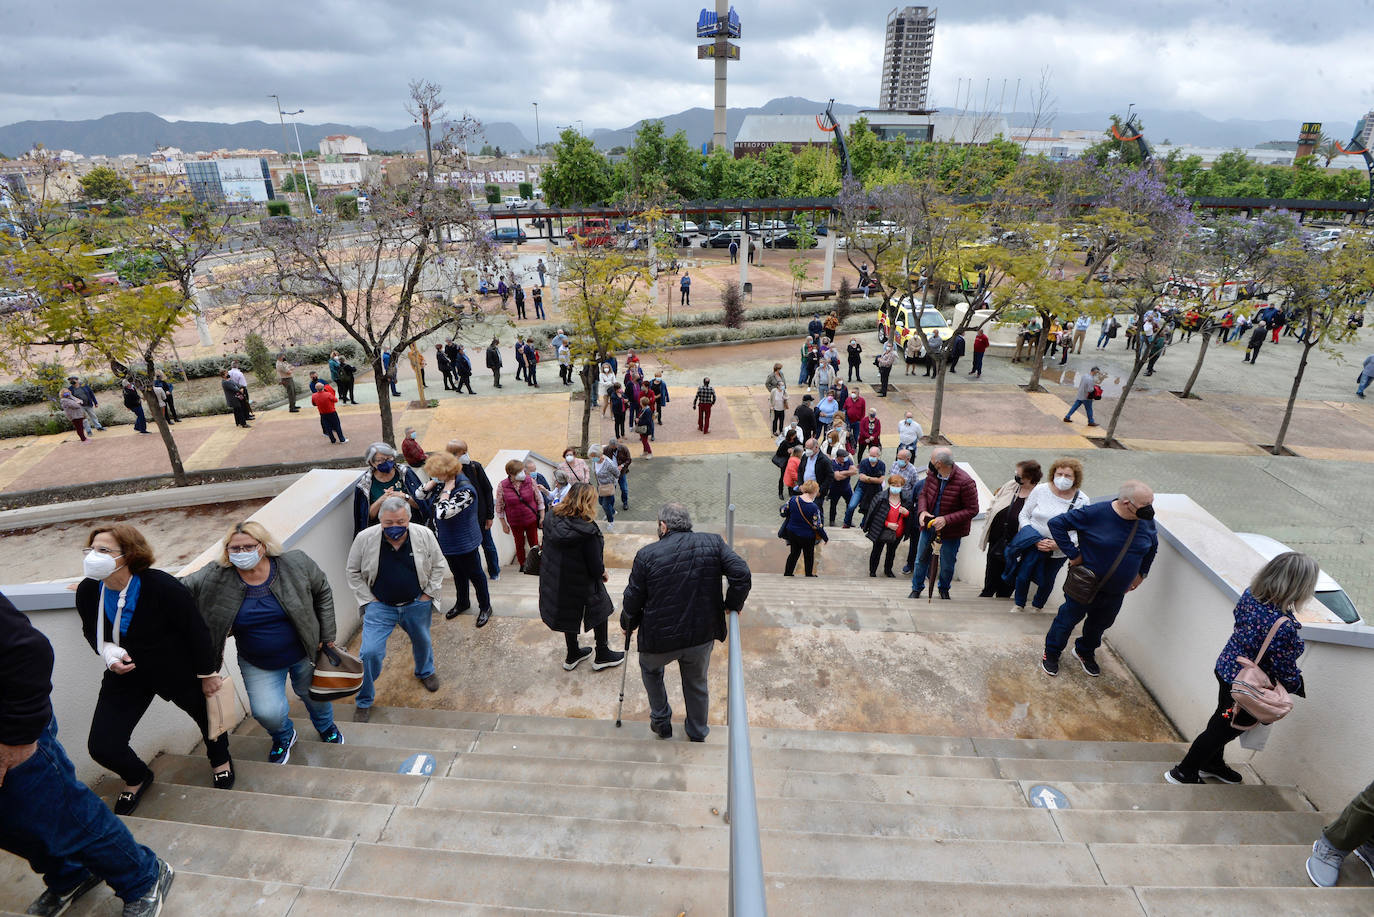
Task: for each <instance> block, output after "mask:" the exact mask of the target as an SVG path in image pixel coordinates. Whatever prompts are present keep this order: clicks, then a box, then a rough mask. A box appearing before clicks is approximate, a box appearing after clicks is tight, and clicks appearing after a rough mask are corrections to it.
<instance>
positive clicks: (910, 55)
mask: <svg viewBox="0 0 1374 917" xmlns="http://www.w3.org/2000/svg"><path fill="white" fill-rule="evenodd" d="M934 41H935V7H926V6H906V7H902V8H901V9H897V8H895V7H894V8H893V10H892V12H890V13H888V14H887V40H886V42H885V44H884V45H883V70H882V76H881V83H880V85H879V89H878V108H879V109H880V110H882V111H925V110H926V96H927V94H928V93H929V90H930V58H931V52H932V49H933V47H934Z"/></svg>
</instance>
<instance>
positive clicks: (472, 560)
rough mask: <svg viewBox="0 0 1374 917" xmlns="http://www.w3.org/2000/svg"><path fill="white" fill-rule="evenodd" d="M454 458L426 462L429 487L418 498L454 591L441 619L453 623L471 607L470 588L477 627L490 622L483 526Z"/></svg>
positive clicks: (433, 457) (440, 454) (473, 494)
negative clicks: (431, 523)
mask: <svg viewBox="0 0 1374 917" xmlns="http://www.w3.org/2000/svg"><path fill="white" fill-rule="evenodd" d="M464 470H465V466H464V465H463V463H462V462H460V461H459V460H458V458H457V457H456V456H453V455H450V454H449V453H447V452H436V453H434V454H433V455H431V456H430V457H429V460H428V461H426V462H425V474H427V475H429V483H427V484H426V485H425V486H424V487H423V488H421V489H420V490H419V492H418V493H417V496H418V497H420V498H421V500H422V501H423V502H424V504H425V508H426V510H427V511H428V512H429V513H430V515H431V516H433V518H434V534H435V535H436V536H438V539H439V549H440V550H441V551H442V552H443V554H444V561H445V562H446V563H447V564H448V569H449V572H451V573H452V574H453V584H454V587H455V589H456V590H457V594H456V596H455V598H454V602H453V607H452V608H450V609H449V610H448V611H447V612H445V613H444V617H445V618H447V619H448V620H450V621H451V620H453V619H454V618H456V617H458V616H459V615H460V614H462V613H463V612H465V611H467V610H468V609H469V608H471V607H472V599H471V597H470V596H471V593H470V592H469V590H468V587H469V585H471V587H472V589H474V590H476V592H477V626H478V627H485V626H486V623H487V621H489V620H491V594H490V592H489V591H488V589H487V576H486V573H484V572H483V570H482V522H481V509H480V505H479V503H478V500H477V488H476V486H475V485H474V484H473V483H472V481H471V480H470V479H469V478H468V476H467V475H466V474H464Z"/></svg>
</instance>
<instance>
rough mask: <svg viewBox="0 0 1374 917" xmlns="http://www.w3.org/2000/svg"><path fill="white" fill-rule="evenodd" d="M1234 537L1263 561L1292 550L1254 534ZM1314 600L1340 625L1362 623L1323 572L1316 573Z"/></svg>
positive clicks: (1273, 540)
mask: <svg viewBox="0 0 1374 917" xmlns="http://www.w3.org/2000/svg"><path fill="white" fill-rule="evenodd" d="M1236 537H1237V538H1239V539H1240V540H1241V541H1243V542H1245V543H1246V544H1248V545H1249V546H1250V547H1252V548H1254V549H1255V551H1257V552H1258V553H1259V555H1260V556H1261V557H1263V558H1264V559H1265V561H1270V560H1273V559H1274V558H1275V557H1278V556H1279V555H1280V554H1285V553H1287V552H1289V551H1291V550H1293V549H1292V548H1290V547H1288V545H1286V544H1284V543H1283V542H1281V541H1278V540H1276V539H1273V538H1270V537H1269V536H1268V535H1259V534H1257V533H1255V532H1236ZM1316 599H1317V601H1318V602H1320V603H1321V604H1322V605H1323V606H1325V607H1326V610H1327V611H1329V612H1330V613H1331V615H1332V616H1333V618H1334V619H1335V620H1336V621H1339V622H1340V623H1342V624H1360V623H1363V619H1362V618H1361V617H1360V612H1359V610H1358V609H1357V608H1356V607H1355V603H1354V602H1352V601H1350V596H1348V595H1346V592H1345V590H1344V589H1342V588H1341V584H1340V583H1338V582H1336V581H1335V580H1334V579H1332V578H1331V577H1330V576H1328V575H1327V573H1326V571H1325V570H1320V571H1319V572H1318V573H1317V594H1316ZM1333 623H1334V622H1333Z"/></svg>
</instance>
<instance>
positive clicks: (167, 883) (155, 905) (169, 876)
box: [124, 857, 176, 917]
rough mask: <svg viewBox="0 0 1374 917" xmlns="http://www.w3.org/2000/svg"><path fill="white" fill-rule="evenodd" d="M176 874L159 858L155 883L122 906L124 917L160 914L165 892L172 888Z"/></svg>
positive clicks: (155, 916)
mask: <svg viewBox="0 0 1374 917" xmlns="http://www.w3.org/2000/svg"><path fill="white" fill-rule="evenodd" d="M174 878H176V872H175V871H174V870H173V869H172V867H171V864H169V863H168V862H167V861H166V860H164V859H162V858H161V857H159V858H158V861H157V881H156V882H154V883H153V887H152V888H150V889H148V893H147V894H146V895H144V896H143V897H142V898H139V899H137V900H135V901H129V902H127V903H125V905H124V917H157V915H158V914H161V913H162V903H163V902H164V901H166V900H167V890H168V889H170V888H171V887H172V880H173V879H174Z"/></svg>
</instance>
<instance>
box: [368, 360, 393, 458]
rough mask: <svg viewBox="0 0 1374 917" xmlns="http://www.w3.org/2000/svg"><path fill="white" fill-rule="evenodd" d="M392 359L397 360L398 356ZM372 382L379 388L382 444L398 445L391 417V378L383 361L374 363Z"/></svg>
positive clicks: (378, 400)
mask: <svg viewBox="0 0 1374 917" xmlns="http://www.w3.org/2000/svg"><path fill="white" fill-rule="evenodd" d="M391 358H392V359H393V360H394V359H396V354H394V353H393V354H392V355H391ZM372 382H373V384H374V385H375V386H376V387H377V407H378V409H379V410H380V411H381V414H382V442H384V443H387V444H388V445H391V446H393V447H394V446H395V445H396V425H395V421H394V420H393V419H392V416H391V377H390V376H388V375H387V372H386V370H384V369H382V359H381V357H378V358H377V359H376V360H375V361H373V363H372Z"/></svg>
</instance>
